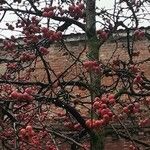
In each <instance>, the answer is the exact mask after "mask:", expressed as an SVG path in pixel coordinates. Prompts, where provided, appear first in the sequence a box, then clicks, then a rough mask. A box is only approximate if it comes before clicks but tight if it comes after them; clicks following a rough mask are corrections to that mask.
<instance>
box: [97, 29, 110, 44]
mask: <svg viewBox="0 0 150 150" xmlns="http://www.w3.org/2000/svg"><path fill="white" fill-rule="evenodd" d="M97 36H98V38H99V39H100V40H102V41H106V40H107V38H108V33H107V32H106V31H103V30H98V31H97Z"/></svg>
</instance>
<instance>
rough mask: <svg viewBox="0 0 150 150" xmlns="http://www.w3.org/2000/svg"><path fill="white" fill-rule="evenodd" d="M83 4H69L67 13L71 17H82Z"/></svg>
mask: <svg viewBox="0 0 150 150" xmlns="http://www.w3.org/2000/svg"><path fill="white" fill-rule="evenodd" d="M84 8H85V6H84V4H83V3H78V4H77V5H70V6H69V8H68V9H69V14H70V16H71V17H83V11H84Z"/></svg>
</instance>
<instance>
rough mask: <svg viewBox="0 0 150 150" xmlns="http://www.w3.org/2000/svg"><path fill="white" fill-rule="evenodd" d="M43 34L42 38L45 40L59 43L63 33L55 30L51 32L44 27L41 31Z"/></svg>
mask: <svg viewBox="0 0 150 150" xmlns="http://www.w3.org/2000/svg"><path fill="white" fill-rule="evenodd" d="M41 32H42V34H43V35H42V36H43V37H44V38H47V39H49V40H50V41H59V40H60V39H62V32H61V31H57V32H55V31H53V30H49V29H48V28H45V27H43V28H42V29H41Z"/></svg>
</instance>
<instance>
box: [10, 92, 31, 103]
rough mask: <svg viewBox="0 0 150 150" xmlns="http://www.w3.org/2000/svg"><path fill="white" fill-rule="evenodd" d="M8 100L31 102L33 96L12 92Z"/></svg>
mask: <svg viewBox="0 0 150 150" xmlns="http://www.w3.org/2000/svg"><path fill="white" fill-rule="evenodd" d="M10 98H12V99H14V100H18V101H32V100H33V96H32V95H30V94H28V93H26V92H24V93H21V92H18V91H13V92H12V93H11V94H10Z"/></svg>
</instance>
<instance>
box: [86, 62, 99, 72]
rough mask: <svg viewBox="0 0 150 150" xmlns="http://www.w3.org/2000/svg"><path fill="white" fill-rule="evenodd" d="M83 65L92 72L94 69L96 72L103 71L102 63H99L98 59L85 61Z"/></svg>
mask: <svg viewBox="0 0 150 150" xmlns="http://www.w3.org/2000/svg"><path fill="white" fill-rule="evenodd" d="M83 66H84V67H85V69H86V70H87V71H88V72H90V71H93V72H95V73H100V72H101V64H99V63H98V62H97V61H91V60H88V61H85V62H83Z"/></svg>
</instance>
